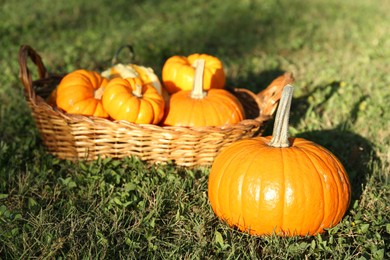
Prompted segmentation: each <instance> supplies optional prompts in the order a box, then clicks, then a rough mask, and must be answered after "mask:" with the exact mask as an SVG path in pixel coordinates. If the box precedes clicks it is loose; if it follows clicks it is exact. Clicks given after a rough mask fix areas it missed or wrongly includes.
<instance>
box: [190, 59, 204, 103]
mask: <svg viewBox="0 0 390 260" xmlns="http://www.w3.org/2000/svg"><path fill="white" fill-rule="evenodd" d="M194 66H195V77H194V86H193V88H192V91H191V98H194V99H202V98H204V97H205V96H206V95H207V92H206V91H204V90H203V73H204V67H205V60H203V59H199V60H196V61H195V62H194Z"/></svg>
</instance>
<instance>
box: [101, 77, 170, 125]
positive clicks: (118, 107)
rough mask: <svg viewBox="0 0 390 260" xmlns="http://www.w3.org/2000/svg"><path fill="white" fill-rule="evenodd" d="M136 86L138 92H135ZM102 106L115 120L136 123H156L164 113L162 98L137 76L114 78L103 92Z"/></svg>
mask: <svg viewBox="0 0 390 260" xmlns="http://www.w3.org/2000/svg"><path fill="white" fill-rule="evenodd" d="M137 86H139V87H140V93H139V94H136V93H135V92H137ZM102 100H103V106H104V108H105V109H106V111H107V112H108V114H109V115H110V116H111V117H112V118H113V119H115V120H126V121H129V122H132V123H137V124H157V123H159V122H160V120H161V119H162V117H163V115H164V105H165V104H164V99H163V97H162V96H161V95H160V94H159V93H158V92H157V90H156V89H155V88H154V87H153V86H152V85H149V84H143V82H142V81H141V79H139V78H126V79H123V78H114V79H112V80H110V82H109V83H108V84H107V86H106V88H105V91H104V94H103V98H102Z"/></svg>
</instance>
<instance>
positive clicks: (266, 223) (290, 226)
mask: <svg viewBox="0 0 390 260" xmlns="http://www.w3.org/2000/svg"><path fill="white" fill-rule="evenodd" d="M291 96H292V86H289V85H288V86H286V87H285V88H284V91H283V94H282V99H281V101H280V104H279V108H278V111H277V115H276V121H275V126H274V132H273V136H268V137H256V138H251V139H246V140H241V141H238V142H235V143H233V144H232V145H230V146H228V147H226V148H225V149H224V150H222V151H221V153H220V154H218V155H217V156H216V158H215V160H214V162H213V165H212V167H211V170H210V175H209V182H208V198H209V201H210V204H211V206H212V209H213V211H214V212H215V214H216V215H217V216H218V217H219V218H221V219H223V220H224V221H226V222H227V223H228V225H230V226H235V227H238V228H239V229H240V230H242V231H245V232H249V233H250V234H255V235H271V234H273V233H275V234H277V235H280V236H295V235H300V236H306V235H316V234H318V233H322V232H324V230H325V229H327V228H331V227H333V226H335V225H336V224H338V222H339V221H340V220H341V219H342V217H343V215H344V214H345V212H346V210H347V208H348V205H349V203H350V199H351V187H350V183H349V180H348V176H347V173H346V171H345V169H344V167H343V166H342V164H341V163H340V161H339V160H338V159H337V158H336V157H335V156H334V155H333V154H332V153H331V152H329V151H328V150H327V149H325V148H324V147H322V146H320V145H318V144H316V143H314V142H311V141H308V140H305V139H302V138H291V139H289V138H288V136H287V129H288V114H289V109H290V103H291Z"/></svg>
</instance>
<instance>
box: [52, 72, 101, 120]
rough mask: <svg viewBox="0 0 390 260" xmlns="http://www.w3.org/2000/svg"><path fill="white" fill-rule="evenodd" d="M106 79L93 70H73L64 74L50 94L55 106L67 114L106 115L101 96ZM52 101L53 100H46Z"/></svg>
mask: <svg viewBox="0 0 390 260" xmlns="http://www.w3.org/2000/svg"><path fill="white" fill-rule="evenodd" d="M107 82H108V80H107V79H106V78H104V77H102V76H100V74H99V73H97V72H95V71H88V70H83V69H80V70H75V71H73V72H71V73H69V74H67V75H65V76H64V77H63V78H62V80H61V81H60V84H59V85H58V86H57V88H56V89H55V90H54V92H53V93H52V95H51V99H53V97H55V100H56V104H57V107H58V108H60V109H62V110H64V111H65V112H67V113H69V114H81V115H87V116H97V117H105V118H106V117H108V114H107V112H106V111H105V110H104V108H103V105H102V101H101V97H102V94H103V92H104V87H105V86H106V85H107ZM48 102H49V103H50V102H51V103H53V101H51V100H50V98H49V100H48Z"/></svg>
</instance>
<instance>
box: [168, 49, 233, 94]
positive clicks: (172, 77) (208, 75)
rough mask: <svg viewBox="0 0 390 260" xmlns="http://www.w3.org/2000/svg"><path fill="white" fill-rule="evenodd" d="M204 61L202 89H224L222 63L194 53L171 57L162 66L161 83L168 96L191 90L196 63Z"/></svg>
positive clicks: (212, 57) (213, 58)
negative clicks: (200, 60) (186, 55)
mask: <svg viewBox="0 0 390 260" xmlns="http://www.w3.org/2000/svg"><path fill="white" fill-rule="evenodd" d="M199 59H203V60H205V62H206V63H205V70H204V75H203V80H204V82H203V89H204V90H208V89H211V88H216V89H221V88H224V87H225V82H226V76H225V72H224V69H223V64H222V62H221V61H220V60H219V59H218V58H216V57H214V56H211V55H208V54H198V53H194V54H191V55H189V56H188V57H185V56H178V55H175V56H172V57H170V58H169V59H168V60H167V61H166V62H165V63H164V66H163V69H162V81H163V84H164V87H165V88H166V89H167V91H168V93H169V94H172V93H176V92H177V91H179V90H191V89H192V86H193V85H194V75H195V67H196V61H197V60H199Z"/></svg>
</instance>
